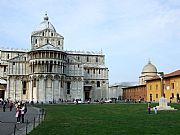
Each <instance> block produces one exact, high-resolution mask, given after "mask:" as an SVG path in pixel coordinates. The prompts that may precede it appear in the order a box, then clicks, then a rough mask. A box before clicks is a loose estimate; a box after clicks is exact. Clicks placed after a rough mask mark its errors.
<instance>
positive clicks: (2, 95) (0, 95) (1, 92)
mask: <svg viewBox="0 0 180 135" xmlns="http://www.w3.org/2000/svg"><path fill="white" fill-rule="evenodd" d="M4 93H5V90H0V98H2V99H3V100H4Z"/></svg>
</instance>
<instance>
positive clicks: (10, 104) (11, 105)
mask: <svg viewBox="0 0 180 135" xmlns="http://www.w3.org/2000/svg"><path fill="white" fill-rule="evenodd" d="M12 107H13V103H12V101H10V102H9V109H10V112H11V111H12Z"/></svg>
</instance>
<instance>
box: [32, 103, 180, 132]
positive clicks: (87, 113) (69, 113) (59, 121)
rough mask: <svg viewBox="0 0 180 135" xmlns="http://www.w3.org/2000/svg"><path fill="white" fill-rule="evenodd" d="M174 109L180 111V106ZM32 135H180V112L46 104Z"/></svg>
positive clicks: (125, 106) (135, 106) (126, 106)
mask: <svg viewBox="0 0 180 135" xmlns="http://www.w3.org/2000/svg"><path fill="white" fill-rule="evenodd" d="M171 106H173V107H176V108H178V109H180V104H172V105H171ZM44 108H45V110H46V118H45V120H44V122H42V124H41V125H39V126H38V127H37V128H36V129H35V130H33V131H32V132H31V133H30V135H152V134H162V135H169V134H173V135H175V134H176V135H180V110H177V111H161V112H158V114H157V115H155V114H154V112H152V113H151V114H150V115H149V114H148V113H147V105H146V104H97V105H93V104H90V105H47V106H44Z"/></svg>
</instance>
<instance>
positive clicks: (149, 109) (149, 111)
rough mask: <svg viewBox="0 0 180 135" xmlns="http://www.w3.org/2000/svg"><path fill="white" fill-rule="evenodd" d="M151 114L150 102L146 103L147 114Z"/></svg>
mask: <svg viewBox="0 0 180 135" xmlns="http://www.w3.org/2000/svg"><path fill="white" fill-rule="evenodd" d="M150 113H151V102H149V103H148V114H150Z"/></svg>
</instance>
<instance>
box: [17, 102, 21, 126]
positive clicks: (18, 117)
mask: <svg viewBox="0 0 180 135" xmlns="http://www.w3.org/2000/svg"><path fill="white" fill-rule="evenodd" d="M16 118H17V123H20V119H21V106H20V103H18V106H17V108H16Z"/></svg>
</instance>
